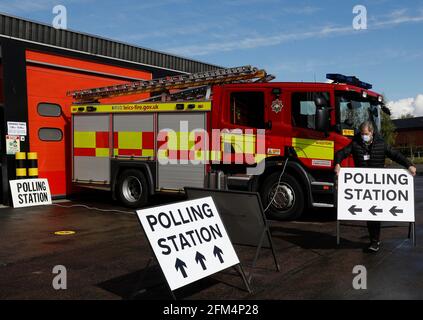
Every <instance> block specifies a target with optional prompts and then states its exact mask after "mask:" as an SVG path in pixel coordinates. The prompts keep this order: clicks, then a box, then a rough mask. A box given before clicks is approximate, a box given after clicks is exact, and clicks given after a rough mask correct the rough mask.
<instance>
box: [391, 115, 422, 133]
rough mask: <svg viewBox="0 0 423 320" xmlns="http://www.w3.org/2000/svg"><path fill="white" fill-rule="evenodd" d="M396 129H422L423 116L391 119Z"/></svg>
mask: <svg viewBox="0 0 423 320" xmlns="http://www.w3.org/2000/svg"><path fill="white" fill-rule="evenodd" d="M393 123H394V125H395V127H397V129H399V130H401V129H422V130H423V117H415V118H407V119H397V120H393Z"/></svg>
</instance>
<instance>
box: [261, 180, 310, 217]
mask: <svg viewBox="0 0 423 320" xmlns="http://www.w3.org/2000/svg"><path fill="white" fill-rule="evenodd" d="M280 174H281V173H280V172H275V173H272V174H271V175H270V176H268V177H267V179H266V180H265V181H264V183H263V185H262V187H261V188H260V194H261V199H262V202H263V205H264V208H268V209H267V211H266V214H267V216H268V217H269V218H272V219H276V220H295V219H297V218H299V217H300V216H301V214H302V213H303V210H304V201H305V199H304V194H303V191H302V189H301V186H300V185H299V183H298V182H297V181H296V180H295V179H294V177H292V176H291V175H289V174H287V173H285V174H284V175H283V177H282V178H281V180H280V183H278V182H279V178H280ZM269 203H270V205H269Z"/></svg>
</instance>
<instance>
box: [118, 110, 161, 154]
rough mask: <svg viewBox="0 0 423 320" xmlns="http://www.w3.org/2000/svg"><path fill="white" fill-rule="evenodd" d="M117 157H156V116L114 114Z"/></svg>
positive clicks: (150, 114)
mask: <svg viewBox="0 0 423 320" xmlns="http://www.w3.org/2000/svg"><path fill="white" fill-rule="evenodd" d="M113 131H114V133H115V134H114V136H115V138H114V141H113V144H114V146H113V149H114V150H113V152H114V155H115V156H133V157H137V156H143V157H153V156H154V142H155V141H154V114H152V113H149V114H114V115H113Z"/></svg>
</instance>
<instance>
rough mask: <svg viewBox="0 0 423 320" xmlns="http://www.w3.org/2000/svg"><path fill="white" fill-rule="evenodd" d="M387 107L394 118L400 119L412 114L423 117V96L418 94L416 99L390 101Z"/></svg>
mask: <svg viewBox="0 0 423 320" xmlns="http://www.w3.org/2000/svg"><path fill="white" fill-rule="evenodd" d="M387 105H388V107H389V108H390V109H391V111H392V117H393V118H400V117H401V116H402V115H405V114H412V115H414V116H415V117H421V116H423V94H418V95H417V96H416V97H415V98H406V99H400V100H397V101H390V102H388V104H387Z"/></svg>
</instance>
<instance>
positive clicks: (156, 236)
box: [137, 197, 239, 291]
mask: <svg viewBox="0 0 423 320" xmlns="http://www.w3.org/2000/svg"><path fill="white" fill-rule="evenodd" d="M137 215H138V218H139V221H140V222H141V225H142V227H143V229H144V231H145V234H146V235H147V238H148V240H149V242H150V244H151V247H152V249H153V251H154V254H155V256H156V258H157V260H158V262H159V264H160V267H161V269H162V270H163V273H164V276H165V278H166V281H167V283H168V284H169V287H170V289H171V290H172V291H173V290H176V289H178V288H181V287H183V286H186V285H188V284H190V283H192V282H194V281H197V280H200V279H202V278H204V277H207V276H210V275H212V274H214V273H217V272H219V271H221V270H224V269H227V268H229V267H232V266H234V265H237V264H239V260H238V257H237V255H236V253H235V250H234V248H233V246H232V243H231V241H230V239H229V237H228V234H227V233H226V230H225V227H224V225H223V223H222V220H221V219H220V216H219V213H218V212H217V209H216V206H215V204H214V202H213V199H212V198H211V197H207V198H201V199H196V200H192V201H184V202H179V203H175V204H170V205H165V206H160V207H155V208H149V209H144V210H138V211H137Z"/></svg>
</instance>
